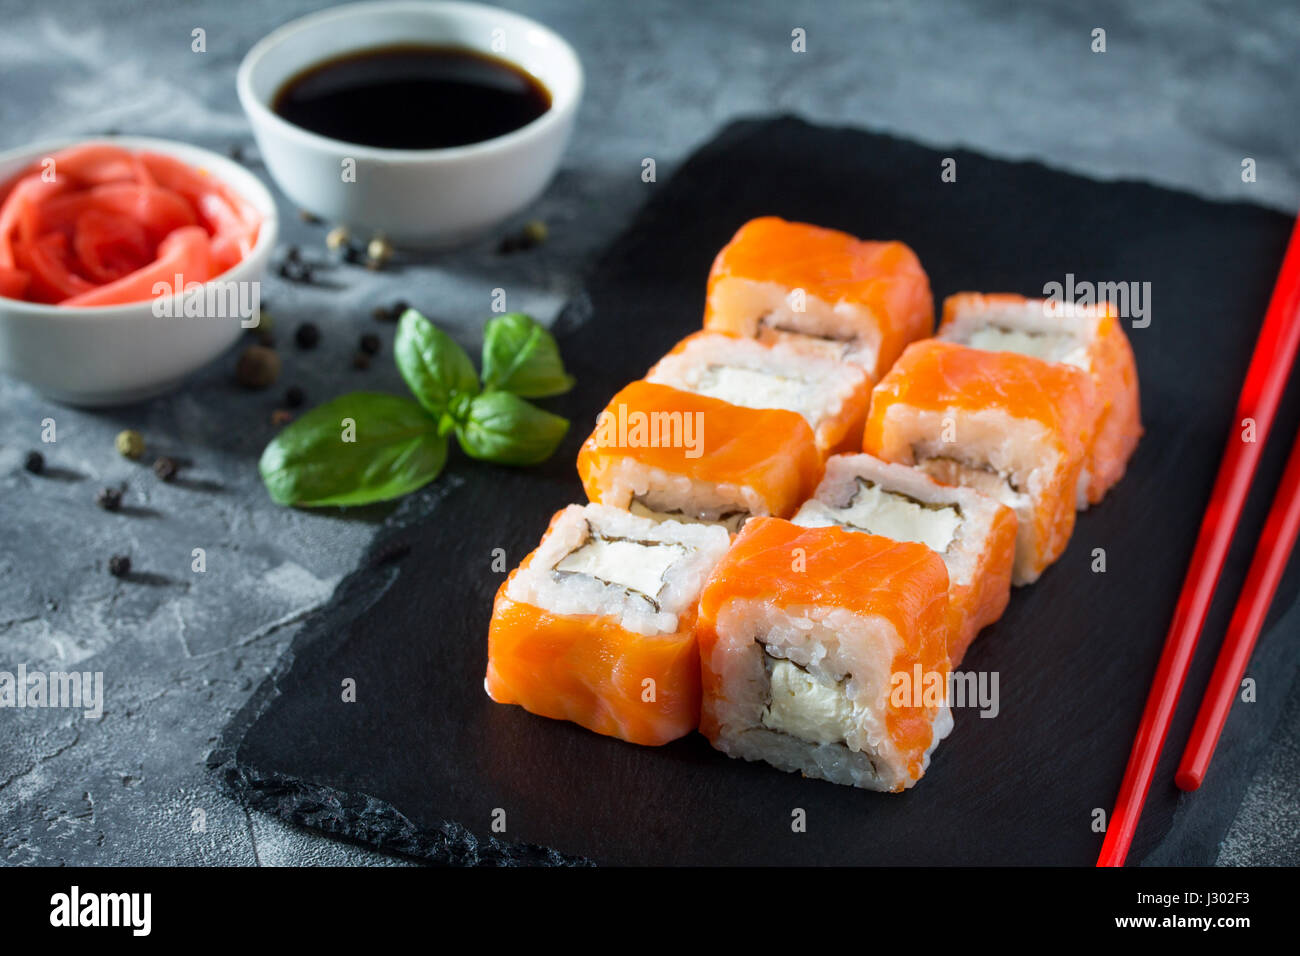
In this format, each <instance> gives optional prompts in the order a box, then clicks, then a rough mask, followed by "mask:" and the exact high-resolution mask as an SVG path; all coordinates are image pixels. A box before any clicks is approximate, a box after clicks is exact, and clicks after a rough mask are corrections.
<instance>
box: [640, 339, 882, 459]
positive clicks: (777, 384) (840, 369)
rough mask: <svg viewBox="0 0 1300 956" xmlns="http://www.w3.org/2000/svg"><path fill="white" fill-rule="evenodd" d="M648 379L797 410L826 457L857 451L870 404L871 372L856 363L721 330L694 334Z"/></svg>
mask: <svg viewBox="0 0 1300 956" xmlns="http://www.w3.org/2000/svg"><path fill="white" fill-rule="evenodd" d="M646 380H647V381H650V382H658V383H660V384H662V385H671V386H673V387H674V388H680V389H684V390H686V391H691V392H696V393H697V394H701V395H710V396H712V397H713V398H721V399H723V400H724V401H728V402H731V403H732V404H733V405H743V406H745V407H746V408H784V409H786V410H787V411H793V412H798V413H799V414H800V415H802V416H803V418H804V420H805V421H806V422H808V424H809V426H810V427H811V428H812V429H813V433H814V435H815V436H816V439H817V447H818V448H819V449H820V450H821V452H822V454H823V455H833V454H838V453H841V452H847V451H857V450H858V448H859V447H860V446H861V444H862V426H863V423H864V422H865V421H866V418H867V408H868V406H869V405H870V404H871V386H872V384H873V383H872V381H871V377H870V376H869V375H867V373H866V372H865V371H864V370H863V369H862V368H860V367H859V366H856V365H850V364H849V363H847V362H840V361H837V360H835V359H832V358H828V357H823V356H821V355H817V354H815V353H810V352H808V351H803V350H799V349H796V348H792V347H790V346H788V345H787V344H785V343H782V342H774V343H770V344H763V343H760V342H757V341H755V340H753V339H746V338H741V337H739V336H736V335H731V334H729V333H721V332H710V331H703V332H695V333H693V334H691V335H688V336H687V337H686V338H684V339H682V340H681V341H680V342H678V343H677V344H676V345H675V346H673V348H672V351H670V352H669V353H668V354H667V355H665V356H664V357H663V358H662V359H660V360H659V361H658V362H656V363H655V365H654V367H653V368H651V369H650V371H649V372H647V373H646Z"/></svg>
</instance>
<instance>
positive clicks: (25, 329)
mask: <svg viewBox="0 0 1300 956" xmlns="http://www.w3.org/2000/svg"><path fill="white" fill-rule="evenodd" d="M99 140H102V141H105V142H111V143H114V144H116V145H118V146H122V147H124V148H126V149H130V150H137V151H139V150H146V151H149V152H155V153H165V154H167V155H169V156H174V157H176V158H177V159H179V160H181V161H183V162H185V163H188V164H189V165H191V166H193V167H195V168H201V169H206V170H208V172H209V173H211V174H212V175H213V176H215V177H217V178H218V179H220V180H221V181H222V182H224V183H225V184H226V185H228V186H230V187H231V188H232V189H234V190H235V192H237V193H238V194H239V195H240V196H242V197H243V198H244V199H246V200H247V201H248V202H249V203H250V204H251V205H252V206H253V207H254V208H255V209H256V210H257V211H258V212H259V213H261V214H262V227H261V230H260V231H259V233H258V237H257V243H256V245H254V247H253V250H252V252H251V253H250V254H249V255H247V256H246V257H245V258H244V259H243V260H242V261H241V262H240V263H239V264H238V265H236V266H235V267H234V268H232V269H230V270H228V271H227V272H225V273H223V274H222V275H220V276H217V277H216V278H215V279H213V280H212V282H210V283H205V285H204V287H203V289H204V290H206V289H208V288H209V287H210V286H212V284H213V283H241V284H242V283H257V284H258V285H257V286H256V287H254V286H244V288H245V289H246V290H252V289H253V288H256V289H258V290H260V283H261V281H262V277H263V276H264V275H265V273H266V265H267V262H268V261H269V259H270V257H271V250H272V248H273V247H274V246H275V239H276V233H277V231H278V223H279V219H278V216H277V214H276V210H275V200H274V199H273V198H272V196H271V193H270V191H269V190H268V189H267V188H266V187H265V186H263V185H262V183H261V181H260V180H258V178H257V177H256V176H254V175H253V174H252V173H250V172H249V171H248V170H247V169H245V168H244V167H243V166H240V165H239V164H238V163H235V162H232V161H231V160H229V159H227V158H225V157H224V156H220V155H218V154H216V153H213V152H210V151H209V150H206V149H200V148H199V147H197V146H191V145H189V144H187V143H176V142H172V141H170V140H164V139H149V138H146V137H141V136H109V137H96V141H99ZM77 142H79V141H78V140H60V141H57V142H46V143H37V144H35V145H33V146H24V147H22V148H20V149H15V150H10V151H8V152H6V153H0V183H3V182H6V181H8V180H9V179H10V178H12V177H13V176H15V175H17V174H18V173H19V172H21V171H22V170H23V169H24V168H26V167H27V166H30V165H31V164H32V163H34V162H36V161H37V160H39V159H40V158H41V157H43V156H48V155H50V154H51V153H54V152H57V151H58V150H60V149H63V148H65V147H67V146H72V145H74V144H75V143H77ZM201 291H202V290H199V291H194V292H190V293H187V294H186V295H183V296H171V297H168V298H167V299H165V300H164V299H149V300H147V301H144V302H131V303H128V304H126V305H110V306H100V307H96V308H68V307H65V306H58V305H39V304H37V303H33V302H20V301H18V300H16V299H6V298H2V297H0V372H3V373H5V374H6V375H11V376H13V377H14V378H16V379H20V380H22V381H24V382H27V383H28V384H29V385H31V386H33V387H34V388H35V389H37V391H39V392H41V393H42V394H44V395H47V396H49V397H50V398H53V399H55V400H56V401H61V402H66V403H68V404H71V405H87V406H91V405H122V404H125V403H127V402H133V401H138V400H140V399H144V398H150V397H152V396H154V395H158V394H161V393H162V392H166V391H168V390H170V389H172V388H173V387H175V386H176V385H178V384H179V383H180V381H181V379H183V378H184V377H185V376H186V375H188V374H190V373H191V372H193V371H195V370H196V369H198V368H200V367H202V366H203V365H206V364H207V363H208V362H210V361H211V360H212V359H214V358H216V356H218V355H220V354H221V353H222V352H223V351H225V350H226V349H227V348H228V347H229V346H230V344H231V343H232V342H234V341H235V339H236V338H238V337H239V334H240V332H241V331H243V328H244V326H243V325H242V323H241V319H240V317H239V316H237V315H236V316H229V317H221V318H216V317H212V316H203V317H197V316H191V317H189V318H186V317H184V316H185V311H184V302H185V301H187V300H192V299H193V298H194V297H195V296H197V295H199V294H200V292H201ZM249 295H250V297H251V291H249ZM259 295H260V292H259ZM164 310H165V311H167V312H169V313H170V314H163V315H159V314H156V313H157V312H158V311H164Z"/></svg>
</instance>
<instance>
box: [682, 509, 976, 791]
mask: <svg viewBox="0 0 1300 956" xmlns="http://www.w3.org/2000/svg"><path fill="white" fill-rule="evenodd" d="M947 605H948V572H947V570H946V569H945V567H944V563H943V561H942V560H941V559H940V558H939V556H938V555H937V554H935V553H934V552H933V551H931V550H930V549H929V548H927V547H925V546H924V545H920V544H915V543H913V542H900V541H891V540H889V539H888V538H882V537H878V536H877V535H872V534H862V533H859V532H852V531H846V530H844V529H843V528H840V527H836V526H831V527H825V528H801V527H799V526H798V525H795V524H791V523H790V522H788V521H782V520H781V519H779V518H754V519H753V520H751V521H750V522H748V523H747V524H746V525H745V528H744V530H743V531H741V533H740V534H739V536H737V538H736V540H735V542H734V543H733V545H732V548H731V550H730V551H729V552H727V555H726V557H724V558H723V559H722V561H721V562H720V563H719V564H718V566H717V567H716V568H715V569H714V571H713V574H712V575H711V576H710V578H709V582H708V585H707V586H706V587H705V589H704V594H703V596H702V597H701V598H700V616H699V625H698V632H699V641H700V661H701V667H702V674H703V678H702V682H703V683H702V691H703V701H702V706H701V718H700V730H701V732H702V733H703V734H704V735H705V736H706V737H708V738H709V741H710V742H711V743H712V744H713V746H714V747H717V748H718V749H719V750H721V751H723V752H724V753H726V754H729V755H730V756H732V757H743V758H744V759H746V760H765V761H767V762H768V763H770V764H772V765H773V766H775V767H779V768H780V769H782V770H790V771H798V772H800V773H802V774H804V775H805V776H808V777H817V778H819V779H822V780H829V781H831V782H832V783H840V784H847V785H850V786H854V787H862V788H864V789H868V790H895V791H896V790H903V789H906V788H907V787H910V786H912V785H913V784H915V783H916V781H917V780H919V779H920V778H921V775H922V774H924V773H925V770H926V767H927V766H928V765H929V762H930V754H931V753H932V752H933V751H934V748H935V746H936V745H937V744H938V743H939V741H940V740H942V739H943V738H944V737H945V736H947V734H948V732H949V731H950V730H951V729H952V713H951V711H950V709H949V706H948V698H947V685H948V673H949V666H948V652H947V646H946V641H945V628H946V609H947Z"/></svg>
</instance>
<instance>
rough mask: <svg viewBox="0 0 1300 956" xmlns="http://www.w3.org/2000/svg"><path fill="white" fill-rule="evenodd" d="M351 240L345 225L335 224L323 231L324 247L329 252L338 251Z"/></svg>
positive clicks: (350, 234)
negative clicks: (327, 230) (325, 231)
mask: <svg viewBox="0 0 1300 956" xmlns="http://www.w3.org/2000/svg"><path fill="white" fill-rule="evenodd" d="M351 241H352V233H350V232H348V227H347V226H335V227H334V228H333V229H331V230H330V231H329V232H327V233H325V247H326V248H327V249H329V250H330V251H331V252H339V251H342V249H343V248H344V247H345V246H347V244H348V243H350V242H351Z"/></svg>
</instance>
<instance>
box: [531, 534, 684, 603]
mask: <svg viewBox="0 0 1300 956" xmlns="http://www.w3.org/2000/svg"><path fill="white" fill-rule="evenodd" d="M684 553H685V548H683V547H682V546H681V545H680V544H674V543H671V542H658V541H632V540H630V539H628V538H605V537H601V536H600V535H597V534H593V535H592V536H591V537H590V538H588V539H587V541H586V542H585V543H584V544H582V545H580V546H579V547H577V548H575V549H574V550H572V551H570V552H569V553H568V554H566V555H565V556H564V557H563V558H561V559H560V560H559V561H558V562H557V563H556V565H555V570H556V571H559V572H562V573H565V574H585V575H587V576H588V577H593V578H595V579H596V580H598V581H603V582H604V583H606V584H612V585H615V586H617V587H621V588H625V589H626V590H628V591H630V592H632V593H635V594H639V595H641V596H642V597H644V598H646V599H647V600H649V601H650V603H651V604H654V605H655V606H656V607H658V597H659V592H660V591H662V590H663V587H664V575H665V574H666V573H667V572H668V569H669V568H671V567H672V566H673V563H674V562H675V561H677V560H678V559H679V558H680V557H681V556H682V555H683V554H684Z"/></svg>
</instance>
